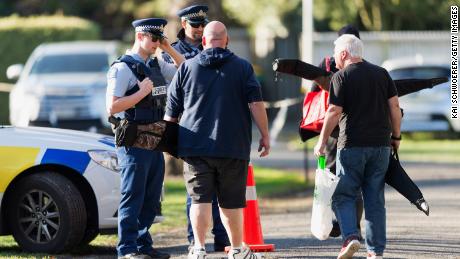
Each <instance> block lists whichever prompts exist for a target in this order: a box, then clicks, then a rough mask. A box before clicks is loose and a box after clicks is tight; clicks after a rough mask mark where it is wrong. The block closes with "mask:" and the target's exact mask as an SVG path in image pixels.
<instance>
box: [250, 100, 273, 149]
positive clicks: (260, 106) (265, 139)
mask: <svg viewBox="0 0 460 259" xmlns="http://www.w3.org/2000/svg"><path fill="white" fill-rule="evenodd" d="M249 109H250V110H251V114H252V117H253V119H254V122H255V123H256V125H257V128H258V129H259V132H260V135H261V137H260V140H259V148H258V151H259V152H261V151H262V153H260V157H264V156H267V155H268V154H269V153H270V135H269V133H268V119H267V111H266V110H265V105H264V103H263V102H252V103H249Z"/></svg>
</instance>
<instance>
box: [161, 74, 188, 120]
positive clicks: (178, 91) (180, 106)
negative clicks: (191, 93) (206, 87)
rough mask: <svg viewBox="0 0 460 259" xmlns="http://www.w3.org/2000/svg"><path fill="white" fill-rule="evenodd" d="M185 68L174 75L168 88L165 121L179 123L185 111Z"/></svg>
mask: <svg viewBox="0 0 460 259" xmlns="http://www.w3.org/2000/svg"><path fill="white" fill-rule="evenodd" d="M183 70H184V67H183V66H182V67H181V68H180V69H179V71H177V73H176V74H175V75H174V77H173V79H172V81H171V83H170V84H169V86H168V94H167V99H166V112H165V115H164V116H163V119H164V120H165V121H171V122H176V123H177V122H178V121H179V116H180V114H181V113H182V112H183V111H184V95H183V91H182V75H183V73H184V72H183Z"/></svg>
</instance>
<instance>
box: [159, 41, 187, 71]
mask: <svg viewBox="0 0 460 259" xmlns="http://www.w3.org/2000/svg"><path fill="white" fill-rule="evenodd" d="M160 49H161V50H163V51H165V52H166V53H168V54H169V56H170V57H171V58H172V60H173V61H174V65H175V66H176V67H179V66H180V64H182V63H183V62H184V61H185V58H184V56H182V55H181V54H180V53H179V52H177V50H175V49H174V48H173V47H171V44H169V41H168V39H166V38H165V39H162V40H161V43H160Z"/></svg>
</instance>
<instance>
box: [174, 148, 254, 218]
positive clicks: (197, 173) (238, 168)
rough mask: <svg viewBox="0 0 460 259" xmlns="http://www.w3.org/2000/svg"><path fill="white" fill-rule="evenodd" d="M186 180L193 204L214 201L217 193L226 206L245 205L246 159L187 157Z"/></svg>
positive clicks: (241, 206) (185, 160) (226, 207)
mask: <svg viewBox="0 0 460 259" xmlns="http://www.w3.org/2000/svg"><path fill="white" fill-rule="evenodd" d="M182 159H183V160H184V179H185V186H186V187H187V192H188V194H189V195H190V197H191V198H192V203H193V204H196V203H211V202H212V198H213V196H214V195H215V194H216V193H217V200H218V201H219V206H220V207H221V208H224V209H237V208H244V207H246V178H247V176H248V163H249V161H247V160H241V159H233V158H215V157H184V158H182Z"/></svg>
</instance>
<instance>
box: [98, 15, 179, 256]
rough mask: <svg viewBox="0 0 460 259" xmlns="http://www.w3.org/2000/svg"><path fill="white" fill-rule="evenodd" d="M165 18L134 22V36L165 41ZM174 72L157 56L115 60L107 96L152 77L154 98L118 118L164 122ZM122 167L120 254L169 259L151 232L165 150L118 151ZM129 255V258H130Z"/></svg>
mask: <svg viewBox="0 0 460 259" xmlns="http://www.w3.org/2000/svg"><path fill="white" fill-rule="evenodd" d="M166 23H167V22H166V20H164V19H158V18H149V19H142V20H136V21H134V22H133V23H132V24H133V27H134V28H135V30H136V32H146V33H151V34H152V35H155V36H158V37H160V38H161V37H164V35H163V29H164V26H165V25H166ZM175 71H176V68H175V66H174V65H171V64H168V63H166V62H164V61H162V60H158V59H156V58H154V59H151V58H148V59H147V60H144V59H143V58H142V57H141V56H139V55H138V54H137V53H133V52H132V51H130V50H128V51H127V52H126V54H125V55H123V56H121V57H120V58H119V59H118V60H116V61H115V62H114V63H113V64H112V66H111V68H110V70H109V72H108V74H107V82H108V85H107V98H112V97H113V96H116V97H120V98H121V97H124V96H128V95H131V94H133V93H135V92H137V91H138V90H139V86H138V84H137V81H138V80H139V81H142V80H143V79H144V78H145V77H149V78H150V79H151V80H152V81H153V82H155V83H154V90H153V91H152V94H148V95H147V96H145V97H144V98H143V99H142V100H141V101H139V102H138V103H137V104H136V105H134V107H132V108H129V109H127V110H125V111H124V112H121V113H120V114H118V115H117V116H119V117H124V118H126V119H127V120H128V121H130V122H134V123H136V124H148V123H151V122H155V121H158V120H161V119H162V118H163V115H164V104H165V100H166V86H167V83H168V81H170V80H171V79H172V77H173V76H174V73H175ZM117 157H118V163H119V165H120V168H121V172H120V175H121V186H120V189H121V200H120V205H119V209H118V237H119V242H118V245H117V252H118V256H119V257H122V258H136V254H144V255H150V256H151V257H152V258H162V259H167V258H169V255H168V254H164V253H160V252H158V251H157V250H155V249H153V248H152V244H153V241H152V238H151V236H150V233H149V228H150V226H151V225H152V223H153V220H154V218H155V216H156V207H158V205H159V204H158V203H159V200H160V195H161V190H162V185H163V180H164V158H163V154H162V152H159V151H152V150H147V149H142V148H137V147H125V146H120V147H117ZM127 255H130V256H131V257H129V256H127Z"/></svg>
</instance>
